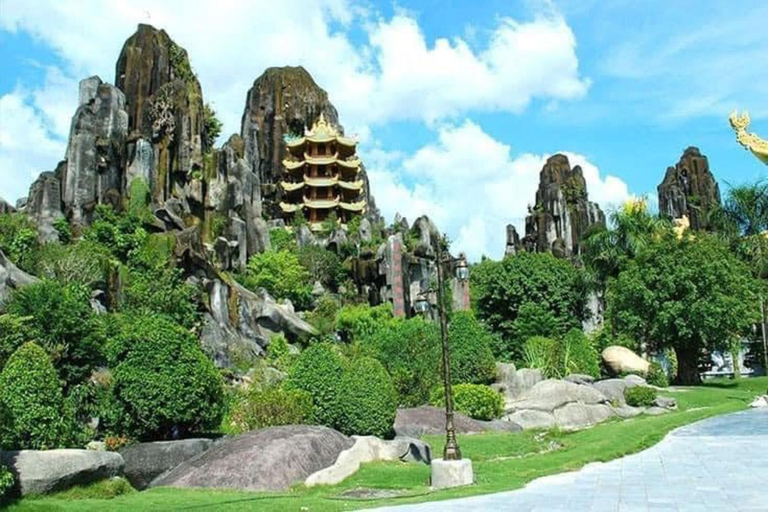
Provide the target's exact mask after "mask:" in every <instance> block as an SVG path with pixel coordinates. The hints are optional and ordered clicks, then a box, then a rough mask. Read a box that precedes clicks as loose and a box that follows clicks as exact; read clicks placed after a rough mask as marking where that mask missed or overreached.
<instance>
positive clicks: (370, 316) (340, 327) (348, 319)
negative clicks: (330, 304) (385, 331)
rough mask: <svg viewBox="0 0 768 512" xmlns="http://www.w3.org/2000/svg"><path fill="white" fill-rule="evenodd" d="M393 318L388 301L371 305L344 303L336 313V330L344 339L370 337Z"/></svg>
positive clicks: (348, 340)
mask: <svg viewBox="0 0 768 512" xmlns="http://www.w3.org/2000/svg"><path fill="white" fill-rule="evenodd" d="M392 318H393V315H392V305H391V304H389V303H386V304H381V305H379V306H375V307H371V306H369V305H368V304H361V305H345V306H344V307H342V308H341V309H340V310H339V311H338V313H336V330H337V331H338V333H339V335H340V336H341V337H342V338H343V339H344V341H347V342H352V341H359V340H361V339H363V338H370V337H372V336H373V335H374V334H376V332H377V331H378V330H379V329H381V328H382V327H383V326H384V325H385V324H387V323H388V322H389V321H390V320H391V319H392Z"/></svg>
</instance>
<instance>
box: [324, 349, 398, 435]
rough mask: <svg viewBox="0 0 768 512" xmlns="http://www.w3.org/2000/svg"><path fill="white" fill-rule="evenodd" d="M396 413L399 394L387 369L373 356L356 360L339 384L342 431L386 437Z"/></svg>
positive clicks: (350, 433)
mask: <svg viewBox="0 0 768 512" xmlns="http://www.w3.org/2000/svg"><path fill="white" fill-rule="evenodd" d="M396 412H397V393H396V392H395V387H394V385H393V384H392V379H391V378H390V376H389V374H388V373H387V370H386V369H384V366H383V365H382V364H381V363H380V362H379V361H377V360H376V359H373V358H370V357H363V358H360V359H357V360H356V361H354V362H353V363H352V364H351V365H350V367H349V368H348V369H347V371H346V372H344V377H343V378H342V380H341V383H340V384H339V418H338V420H337V428H338V430H340V431H341V432H343V433H344V434H347V435H371V436H379V437H384V436H387V435H388V434H389V433H390V431H391V430H392V425H393V424H394V421H395V413H396Z"/></svg>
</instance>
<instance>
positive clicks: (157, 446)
mask: <svg viewBox="0 0 768 512" xmlns="http://www.w3.org/2000/svg"><path fill="white" fill-rule="evenodd" d="M212 444H213V441H212V440H210V439H184V440H182V441H158V442H155V443H140V444H134V445H131V446H128V447H127V448H124V449H123V450H120V455H121V456H122V457H123V460H125V477H126V478H127V479H128V481H129V482H130V483H131V485H132V486H133V487H135V488H136V489H139V490H143V489H146V488H147V487H149V485H150V483H151V482H152V480H154V479H155V478H157V477H158V476H160V475H162V474H163V473H165V472H166V471H170V470H171V469H173V468H175V467H176V466H178V465H179V464H181V463H182V462H185V461H187V460H189V459H191V458H193V457H196V456H198V455H200V454H201V453H203V452H204V451H206V450H207V449H208V448H210V447H211V445H212Z"/></svg>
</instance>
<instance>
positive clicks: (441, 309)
mask: <svg viewBox="0 0 768 512" xmlns="http://www.w3.org/2000/svg"><path fill="white" fill-rule="evenodd" d="M442 245H443V241H442V240H440V241H438V243H437V302H438V304H437V307H438V313H439V315H440V337H441V338H442V342H443V384H444V386H445V448H444V449H443V460H461V450H460V449H459V443H458V442H457V441H456V431H455V430H454V428H453V392H452V391H451V351H450V348H449V346H448V325H447V320H446V318H445V302H443V270H442V266H443V263H444V262H443V247H442Z"/></svg>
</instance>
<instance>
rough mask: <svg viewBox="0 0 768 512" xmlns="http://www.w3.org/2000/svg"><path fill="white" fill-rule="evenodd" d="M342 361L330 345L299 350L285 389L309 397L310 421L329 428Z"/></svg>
mask: <svg viewBox="0 0 768 512" xmlns="http://www.w3.org/2000/svg"><path fill="white" fill-rule="evenodd" d="M343 375H344V364H343V360H342V358H341V356H339V355H338V354H337V353H336V352H335V351H334V348H333V346H332V345H330V344H328V343H318V344H315V345H310V346H309V347H308V348H307V349H306V350H304V352H302V353H301V354H300V355H299V357H298V359H297V360H296V362H295V363H294V364H293V367H291V371H290V372H289V374H288V379H287V380H286V383H285V386H286V389H298V390H302V391H305V392H307V393H309V394H310V395H311V396H312V404H313V411H312V423H317V424H320V425H326V426H329V427H333V426H335V425H336V421H337V419H338V417H339V411H338V403H337V396H338V388H339V382H340V381H341V379H342V377H343Z"/></svg>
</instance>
